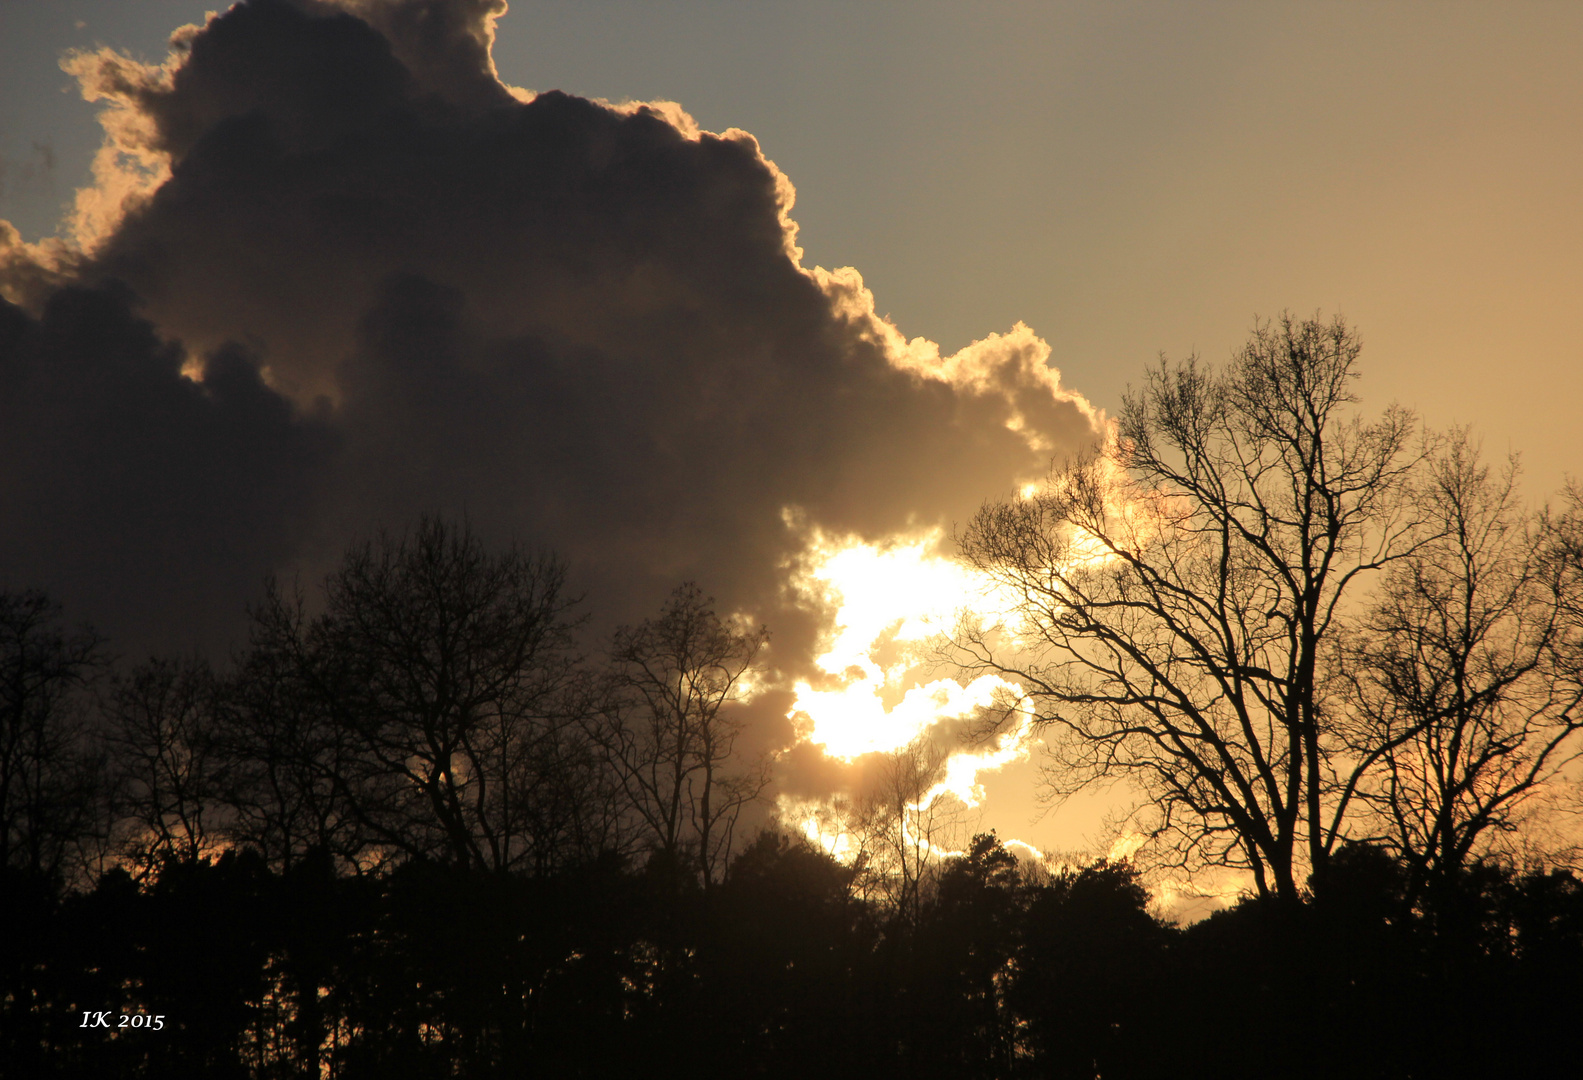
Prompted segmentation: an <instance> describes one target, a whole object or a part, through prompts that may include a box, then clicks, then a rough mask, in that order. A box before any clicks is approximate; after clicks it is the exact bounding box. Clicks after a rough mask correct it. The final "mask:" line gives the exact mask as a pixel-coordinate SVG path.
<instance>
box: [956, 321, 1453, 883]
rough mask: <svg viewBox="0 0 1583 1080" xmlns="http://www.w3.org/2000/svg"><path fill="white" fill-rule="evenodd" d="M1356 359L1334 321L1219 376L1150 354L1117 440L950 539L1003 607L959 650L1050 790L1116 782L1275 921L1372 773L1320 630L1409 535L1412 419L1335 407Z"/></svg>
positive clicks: (1283, 330)
mask: <svg viewBox="0 0 1583 1080" xmlns="http://www.w3.org/2000/svg"><path fill="white" fill-rule="evenodd" d="M1359 348H1360V346H1359V343H1358V339H1357V337H1356V335H1355V334H1354V333H1353V331H1352V330H1351V329H1350V328H1348V327H1347V326H1346V324H1345V323H1344V322H1342V320H1340V319H1339V318H1337V319H1335V320H1333V321H1332V322H1330V323H1324V322H1321V321H1319V320H1318V319H1308V320H1302V321H1297V320H1294V319H1292V318H1291V317H1289V316H1283V317H1282V318H1281V320H1280V321H1279V323H1278V324H1276V325H1273V326H1272V325H1269V324H1259V325H1258V326H1257V327H1256V328H1255V330H1254V332H1253V335H1252V337H1251V338H1250V339H1249V340H1248V342H1247V344H1246V345H1245V346H1244V347H1243V348H1242V350H1241V351H1240V352H1239V353H1237V355H1236V356H1235V357H1234V358H1233V360H1232V361H1231V363H1230V364H1229V365H1228V366H1227V367H1226V368H1224V369H1222V370H1214V369H1210V368H1206V367H1203V366H1201V365H1199V364H1198V363H1197V361H1196V359H1193V358H1190V359H1188V360H1187V361H1185V362H1182V363H1178V364H1175V365H1167V364H1166V362H1165V361H1164V360H1163V359H1162V360H1161V361H1160V364H1159V366H1158V367H1157V368H1155V369H1153V370H1151V371H1150V372H1149V374H1148V377H1147V380H1146V382H1145V384H1144V387H1143V389H1142V390H1141V391H1137V392H1132V393H1129V394H1128V396H1127V397H1126V399H1125V402H1124V405H1123V408H1122V413H1121V419H1120V425H1119V436H1120V437H1119V439H1118V440H1117V441H1116V443H1115V444H1114V445H1113V446H1110V447H1107V448H1105V449H1104V450H1103V451H1102V452H1099V453H1096V454H1094V455H1091V456H1088V457H1085V458H1082V459H1079V460H1075V461H1071V462H1068V463H1067V464H1065V465H1063V466H1060V467H1058V468H1056V469H1055V470H1054V471H1052V473H1051V475H1050V477H1049V479H1048V482H1047V483H1046V484H1045V485H1044V486H1043V487H1042V488H1041V489H1040V490H1038V491H1037V492H1036V493H1034V494H1032V495H1031V496H1030V497H1028V498H1019V499H1013V500H1009V501H1001V502H996V503H991V504H989V505H986V506H985V507H984V508H983V509H982V510H980V511H979V513H978V514H977V515H976V516H975V517H974V518H973V520H972V522H971V523H970V524H969V525H968V527H967V529H966V530H965V532H964V533H963V534H962V536H961V537H960V545H961V550H962V553H963V555H964V556H965V557H966V558H967V559H968V560H969V561H970V562H971V563H972V564H973V565H974V566H975V567H976V568H978V569H979V570H980V571H982V572H984V573H985V574H987V575H989V576H990V577H991V578H992V579H993V580H994V581H995V582H996V583H997V584H998V585H999V586H1000V587H1001V588H1002V589H1004V590H1005V591H1006V592H1008V593H1009V594H1010V596H1012V597H1013V598H1014V602H1013V606H1014V608H1015V612H1014V613H1013V615H1012V617H1011V618H1010V620H1009V621H1008V622H1007V623H1006V625H1004V626H999V625H985V624H983V623H978V624H974V623H971V622H969V623H968V624H967V625H966V626H965V628H964V630H963V632H962V634H961V636H960V640H959V641H958V645H959V646H960V650H959V651H960V654H961V657H962V659H963V661H964V662H965V663H966V664H967V665H968V666H970V667H976V668H981V669H987V670H990V671H994V672H997V673H999V674H1001V675H1003V676H1005V677H1006V678H1008V679H1010V680H1012V681H1015V682H1017V683H1019V684H1021V685H1022V686H1023V687H1025V688H1026V691H1027V700H1026V701H1025V702H1022V703H1017V704H1016V705H1015V707H1025V708H1028V709H1031V710H1032V711H1033V712H1034V714H1035V716H1036V718H1037V720H1038V722H1039V723H1040V725H1041V726H1043V727H1044V728H1045V729H1046V730H1049V731H1050V732H1051V733H1052V734H1054V735H1056V736H1057V738H1056V739H1055V740H1054V741H1055V744H1056V752H1057V755H1058V760H1059V764H1060V765H1061V766H1062V770H1063V771H1061V772H1058V773H1057V774H1056V781H1057V783H1058V784H1059V785H1062V786H1064V787H1066V788H1071V787H1078V786H1082V785H1084V784H1087V783H1090V782H1092V781H1094V780H1096V779H1100V778H1103V777H1111V776H1117V775H1124V776H1126V777H1127V778H1128V779H1129V780H1131V781H1132V782H1133V783H1134V784H1135V785H1137V787H1139V788H1140V789H1141V790H1143V791H1144V792H1145V793H1146V794H1147V796H1148V798H1149V799H1150V801H1151V811H1150V818H1151V820H1150V822H1149V826H1150V830H1151V833H1152V835H1154V836H1156V837H1158V838H1162V839H1165V840H1167V841H1168V844H1167V845H1166V850H1168V851H1171V852H1174V854H1175V855H1176V857H1177V858H1178V859H1180V860H1183V861H1187V862H1208V863H1211V864H1218V865H1225V866H1233V867H1241V868H1246V869H1247V870H1249V871H1251V872H1252V875H1253V878H1254V881H1255V883H1256V887H1257V888H1258V891H1259V893H1260V895H1261V896H1268V897H1274V898H1278V899H1279V900H1280V902H1281V903H1282V904H1283V905H1284V906H1287V907H1294V906H1296V905H1297V904H1298V903H1299V902H1300V899H1301V891H1300V887H1299V886H1300V884H1301V881H1302V877H1303V867H1304V866H1305V864H1306V865H1308V866H1313V867H1317V866H1320V865H1321V864H1322V863H1323V862H1324V859H1325V857H1326V856H1327V855H1328V853H1329V852H1330V851H1331V849H1332V848H1333V847H1334V845H1335V844H1336V843H1337V841H1338V840H1339V838H1340V837H1341V835H1342V827H1343V824H1344V821H1345V813H1346V810H1347V806H1348V802H1349V800H1350V798H1351V796H1352V794H1353V792H1354V789H1355V785H1356V782H1357V778H1358V776H1359V775H1360V774H1361V771H1362V770H1363V769H1364V768H1366V767H1367V765H1369V764H1370V762H1369V761H1366V760H1365V761H1356V760H1353V761H1346V760H1344V759H1343V755H1342V754H1341V753H1339V751H1340V750H1341V749H1342V747H1341V746H1340V745H1339V743H1340V740H1339V739H1338V737H1337V735H1336V733H1335V732H1334V731H1333V730H1332V724H1331V720H1332V713H1331V712H1330V711H1329V709H1328V708H1327V705H1328V702H1327V701H1326V700H1325V696H1324V689H1325V686H1324V682H1323V679H1322V675H1323V671H1322V667H1321V664H1322V661H1323V659H1324V655H1325V645H1326V639H1327V638H1328V637H1329V636H1330V635H1332V634H1334V633H1335V632H1336V630H1337V626H1338V623H1337V620H1338V616H1339V615H1340V614H1341V613H1342V611H1343V604H1344V602H1345V601H1346V600H1347V598H1348V597H1349V596H1350V595H1351V594H1352V593H1353V592H1354V591H1355V590H1356V589H1357V587H1358V586H1359V585H1360V584H1361V583H1362V581H1363V579H1364V576H1365V575H1366V574H1368V572H1370V571H1372V570H1375V569H1378V568H1381V567H1383V566H1387V565H1389V564H1390V563H1392V562H1393V561H1395V560H1398V559H1400V558H1402V557H1404V556H1405V555H1407V554H1409V553H1410V552H1411V551H1413V550H1414V548H1415V545H1416V544H1418V543H1420V542H1421V540H1422V531H1423V530H1422V528H1421V525H1422V522H1421V515H1420V513H1419V511H1420V509H1421V508H1420V507H1418V506H1417V505H1416V504H1415V503H1414V501H1413V500H1412V498H1411V494H1412V491H1411V488H1410V485H1409V481H1410V479H1411V478H1412V477H1413V476H1414V475H1415V474H1416V472H1417V471H1418V468H1419V465H1420V463H1421V461H1422V460H1423V456H1424V450H1423V449H1422V448H1421V447H1417V446H1415V442H1414V433H1415V431H1416V424H1415V421H1414V419H1413V417H1412V415H1411V414H1410V413H1408V412H1406V411H1405V410H1402V409H1400V408H1396V407H1392V408H1389V409H1387V410H1386V411H1385V413H1384V414H1383V415H1382V416H1381V417H1380V418H1379V419H1378V420H1375V421H1372V422H1365V421H1363V420H1361V419H1359V418H1357V417H1356V416H1351V415H1348V406H1349V405H1350V404H1351V403H1352V402H1353V401H1354V400H1355V399H1354V397H1353V394H1352V389H1351V387H1352V382H1353V380H1354V379H1355V377H1356V371H1355V366H1356V360H1357V356H1358V352H1359ZM999 631H1006V632H1007V633H1009V634H1014V635H1017V636H1019V637H1020V639H1021V642H1022V643H1023V644H1024V645H1025V646H1026V648H1024V649H1023V650H1022V651H1015V650H1012V649H1009V648H1005V647H1002V646H1003V645H1004V642H1003V641H1002V640H1001V638H1002V637H1003V636H1004V635H1001V634H1000V633H999Z"/></svg>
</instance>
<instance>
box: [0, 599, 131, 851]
mask: <svg viewBox="0 0 1583 1080" xmlns="http://www.w3.org/2000/svg"><path fill="white" fill-rule="evenodd" d="M60 615H61V611H60V606H59V605H58V604H56V603H55V602H54V601H52V600H50V599H49V597H48V596H46V595H45V594H44V593H42V592H39V591H36V590H27V591H21V592H0V872H5V871H19V872H22V873H25V874H28V875H31V876H34V877H39V878H43V879H46V880H52V881H53V880H60V879H63V878H72V877H75V876H76V875H77V873H78V872H80V871H81V870H83V869H86V868H90V867H92V866H93V865H94V864H95V863H96V862H97V861H98V859H97V856H98V855H99V853H100V852H99V850H98V849H102V848H104V847H105V846H106V845H107V844H108V842H109V839H110V836H109V826H110V821H109V816H110V812H109V809H108V807H107V801H106V800H107V797H108V795H109V790H108V779H109V778H108V775H107V771H106V761H105V757H104V755H103V754H102V753H101V752H100V751H99V750H98V749H97V748H96V747H95V746H93V745H92V742H91V732H90V730H89V726H88V716H87V711H86V708H87V703H86V701H85V700H84V698H83V694H82V691H83V689H84V688H85V686H86V685H87V683H88V682H89V680H91V679H92V678H93V677H94V676H95V675H96V674H97V673H98V672H99V671H100V670H101V669H102V668H103V666H104V663H105V657H104V653H103V648H102V643H101V640H100V638H99V636H98V635H97V634H95V633H94V632H93V631H92V630H88V629H82V630H75V631H68V630H64V629H62V628H61V627H60V625H59V622H60Z"/></svg>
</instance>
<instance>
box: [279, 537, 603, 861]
mask: <svg viewBox="0 0 1583 1080" xmlns="http://www.w3.org/2000/svg"><path fill="white" fill-rule="evenodd" d="M565 579H566V570H565V567H564V566H563V564H562V563H561V562H560V561H559V560H557V559H556V558H555V557H554V556H553V555H548V554H542V555H541V554H531V553H528V552H525V551H523V550H521V549H519V548H516V547H512V548H508V549H506V550H505V551H503V552H500V553H498V554H491V553H490V552H488V551H487V550H485V548H484V545H483V543H482V542H481V541H480V540H479V538H478V537H477V536H476V535H475V534H474V533H473V532H472V530H471V529H470V528H469V527H468V526H467V525H466V524H465V523H463V524H460V525H453V524H450V523H447V522H445V521H443V520H441V519H438V518H424V519H422V520H421V521H420V522H419V524H418V526H417V527H416V528H415V529H414V530H413V531H412V532H410V533H408V534H404V535H402V536H399V537H397V536H392V535H391V534H389V533H381V534H380V536H379V537H378V539H377V540H376V541H374V542H371V543H365V544H362V545H359V546H357V547H354V548H353V549H352V550H350V551H349V552H348V553H347V555H346V557H345V559H344V561H343V562H342V565H341V568H340V569H339V570H338V571H337V572H336V573H334V574H332V575H331V576H330V578H329V579H328V581H327V582H326V586H325V593H326V610H325V613H324V614H323V615H322V616H320V617H319V618H317V619H315V620H313V621H312V622H311V623H309V624H306V625H305V626H302V627H301V628H300V631H299V632H298V635H297V636H296V637H295V639H294V638H293V634H292V631H291V629H290V621H291V620H290V618H289V617H288V618H287V619H286V626H285V627H284V630H285V633H284V639H285V641H286V642H287V644H288V645H289V646H290V648H291V649H292V650H293V652H294V654H295V655H296V656H297V663H298V669H299V672H300V675H301V677H302V678H303V679H304V680H305V681H306V682H307V684H308V685H309V686H311V687H312V692H313V693H314V694H316V695H317V696H318V698H319V700H320V702H321V704H322V707H323V708H324V709H325V711H326V713H327V714H328V722H329V723H330V725H331V726H332V727H333V728H334V729H335V733H336V738H335V739H334V740H332V742H331V743H330V744H329V745H328V746H327V747H326V746H322V745H321V747H320V751H322V752H320V753H319V757H318V760H319V761H320V763H321V767H328V768H330V769H331V770H333V771H332V772H331V773H330V775H329V779H330V780H331V782H332V784H333V786H334V792H335V796H336V798H337V799H339V800H341V801H342V804H343V805H345V806H346V807H347V808H348V810H349V811H350V812H351V813H353V814H355V815H356V818H357V821H358V823H359V824H360V825H361V826H362V827H363V828H364V829H366V830H368V832H369V834H370V836H371V838H373V839H374V840H376V841H377V842H378V843H379V844H380V845H383V846H384V847H385V848H386V849H387V850H390V851H392V852H395V853H399V854H403V855H407V856H426V857H435V858H440V859H443V860H444V861H446V862H450V863H452V864H455V865H459V866H468V867H479V868H487V869H490V870H494V871H501V872H503V871H506V870H513V869H539V870H543V869H545V868H548V867H553V866H555V865H559V864H561V863H563V862H567V861H580V860H581V859H584V858H588V857H592V855H593V854H595V853H596V852H597V849H598V847H599V846H601V845H602V843H603V841H604V839H605V838H603V837H601V836H598V835H594V834H593V831H592V830H591V828H590V827H588V826H590V821H585V820H584V818H583V815H584V814H585V811H588V810H590V809H591V804H592V803H593V802H594V801H595V800H596V799H597V797H598V795H599V793H600V784H599V782H598V781H599V777H598V776H597V775H596V772H595V770H596V769H597V762H596V760H595V759H594V757H593V755H592V754H591V753H588V752H586V751H585V750H584V749H583V748H582V746H581V737H580V732H579V728H578V725H577V709H578V708H579V706H580V702H579V697H578V693H579V686H580V680H579V675H578V671H579V667H578V658H577V656H576V654H575V652H574V649H573V641H572V628H573V624H572V622H571V621H570V620H569V613H570V610H571V608H572V606H573V605H574V604H575V602H576V601H575V600H572V599H570V598H568V597H567V596H566V595H565V594H564V586H565ZM287 614H288V616H289V612H288V613H287ZM277 618H278V614H277ZM277 636H280V635H277ZM293 640H294V641H295V643H294V644H292V642H293ZM342 740H344V742H343V741H342ZM594 809H595V810H597V808H594ZM596 816H597V812H596ZM590 848H592V850H590Z"/></svg>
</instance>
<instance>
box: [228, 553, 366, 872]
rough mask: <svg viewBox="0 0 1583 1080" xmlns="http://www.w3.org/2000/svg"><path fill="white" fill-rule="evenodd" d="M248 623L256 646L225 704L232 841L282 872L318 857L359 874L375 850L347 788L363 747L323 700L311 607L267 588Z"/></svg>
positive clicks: (238, 669) (238, 666)
mask: <svg viewBox="0 0 1583 1080" xmlns="http://www.w3.org/2000/svg"><path fill="white" fill-rule="evenodd" d="M250 614H251V616H252V633H251V641H250V642H249V646H248V648H247V649H246V650H245V651H244V652H243V653H242V654H241V655H240V656H238V657H237V658H236V663H235V670H234V671H233V672H232V673H231V675H230V676H229V677H228V678H227V679H226V680H225V685H224V687H223V692H222V694H221V701H220V707H221V709H222V710H223V718H224V722H223V724H222V725H221V731H220V736H221V739H220V750H221V752H222V753H223V755H224V758H225V770H224V772H225V778H226V780H225V786H224V796H223V798H224V800H225V802H226V804H227V807H228V810H229V817H230V820H229V823H228V835H229V838H230V839H231V841H232V842H234V843H237V844H241V845H243V846H246V847H251V848H253V849H255V850H257V851H258V852H259V853H260V854H262V855H263V856H264V858H265V859H266V860H267V861H268V862H269V863H270V865H272V866H275V867H278V868H279V869H281V870H288V869H290V868H291V866H292V864H293V863H295V862H296V861H297V860H299V859H301V858H302V857H303V856H305V855H307V854H308V853H309V852H311V851H314V850H320V851H323V852H326V853H328V854H329V855H331V856H333V857H334V858H336V859H337V860H339V861H340V863H341V864H342V865H343V866H348V867H352V868H357V869H360V868H362V867H364V865H365V864H367V863H368V862H370V861H371V855H372V854H373V852H374V849H375V846H376V841H375V838H374V837H373V836H372V835H371V833H370V831H369V830H368V829H367V828H366V827H364V826H363V824H362V823H361V821H360V820H359V817H358V814H357V811H356V807H354V806H353V805H352V803H351V795H352V789H351V786H350V785H349V784H348V783H347V782H346V780H347V778H348V777H349V776H350V775H352V774H354V773H355V772H357V771H358V770H357V768H356V766H355V765H354V759H355V756H356V754H357V745H356V743H355V741H354V740H353V739H352V737H351V732H350V731H349V730H348V729H347V728H346V726H345V725H340V724H336V723H334V722H333V717H334V709H333V707H332V703H331V702H330V701H329V700H327V698H326V696H325V695H324V694H323V693H321V692H320V691H321V690H322V688H323V686H324V683H325V680H324V679H323V678H322V677H321V672H320V669H321V667H322V665H321V663H320V660H319V658H318V657H316V656H315V655H313V653H312V650H311V645H310V635H309V624H310V620H309V618H308V616H307V611H306V606H305V602H304V597H303V596H302V594H301V592H300V591H294V592H292V593H290V594H287V593H286V592H283V591H282V590H281V588H280V587H279V586H278V585H277V583H276V582H275V581H274V580H273V579H270V580H268V581H267V582H266V588H265V597H264V601H263V602H262V603H261V604H259V605H258V606H257V607H255V608H253V609H252V610H251V611H250Z"/></svg>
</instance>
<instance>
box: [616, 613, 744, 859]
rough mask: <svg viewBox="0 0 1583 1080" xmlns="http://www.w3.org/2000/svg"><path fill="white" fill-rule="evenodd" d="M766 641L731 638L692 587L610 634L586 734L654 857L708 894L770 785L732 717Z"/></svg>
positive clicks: (740, 633) (738, 632)
mask: <svg viewBox="0 0 1583 1080" xmlns="http://www.w3.org/2000/svg"><path fill="white" fill-rule="evenodd" d="M768 640H769V632H768V631H767V630H766V629H764V628H763V627H760V628H758V629H756V630H746V629H735V628H733V627H731V626H730V625H728V624H727V623H726V622H725V621H723V620H722V619H721V618H720V617H719V616H718V615H717V614H715V610H714V601H713V599H712V598H710V597H706V596H705V595H704V594H703V592H702V591H701V590H700V589H699V588H698V586H697V585H695V584H694V583H692V582H687V583H685V584H683V585H681V586H679V587H678V588H677V589H676V590H675V591H674V592H673V593H672V594H671V596H670V599H669V600H668V601H667V602H666V604H665V607H664V609H663V610H662V611H661V613H660V616H659V618H657V619H650V620H648V621H646V622H644V623H642V624H641V625H639V626H635V627H633V626H625V627H622V628H620V629H619V630H617V631H616V633H615V636H614V638H613V640H612V642H611V648H610V674H609V685H608V693H607V702H606V705H605V707H604V709H603V711H602V714H601V716H600V717H599V718H598V719H597V720H596V721H595V722H594V723H593V724H591V725H590V728H589V730H590V733H591V735H592V736H593V737H594V738H595V739H596V740H597V741H598V743H599V744H600V746H601V747H603V749H604V752H605V753H606V755H607V756H608V758H609V761H610V763H611V765H612V766H613V767H614V769H615V772H616V774H617V776H618V777H619V778H620V782H621V785H622V788H623V790H624V792H625V795H626V799H627V801H628V804H629V805H630V807H631V808H632V810H633V812H634V813H635V814H636V815H637V817H638V818H639V819H640V820H641V821H642V823H643V827H644V831H645V833H646V834H647V836H648V839H649V843H650V845H651V846H652V848H653V850H654V851H655V852H656V853H657V854H659V855H661V856H662V857H663V858H664V859H666V860H668V861H669V862H670V864H671V865H673V866H675V867H678V868H685V869H686V870H687V872H689V873H692V874H695V875H697V876H698V877H699V878H700V879H701V881H702V882H703V884H704V885H705V886H706V887H707V886H708V885H710V884H713V883H715V882H717V881H719V880H720V877H721V875H722V874H723V872H724V870H725V866H726V863H727V862H728V861H729V859H730V853H731V850H732V845H733V842H734V839H735V829H736V824H737V821H738V819H739V818H740V817H741V814H742V811H743V810H744V809H745V808H746V807H747V806H748V805H749V804H750V803H752V802H754V801H755V800H757V799H758V797H759V796H760V795H761V794H762V793H763V791H764V788H765V787H766V786H767V785H768V783H769V768H768V762H767V761H764V760H760V761H756V762H741V761H739V760H738V759H737V752H736V748H737V740H738V738H739V737H740V736H741V734H742V720H741V719H740V717H739V716H738V715H737V713H736V712H735V711H734V709H733V708H732V705H733V703H734V701H735V699H736V696H737V692H738V689H739V687H740V685H741V681H742V678H743V676H744V675H745V674H746V673H747V672H748V670H749V669H750V668H751V667H752V666H753V663H754V661H755V660H756V659H757V657H758V655H759V652H760V650H762V649H763V648H764V645H765V643H766V642H767V641H768Z"/></svg>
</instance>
